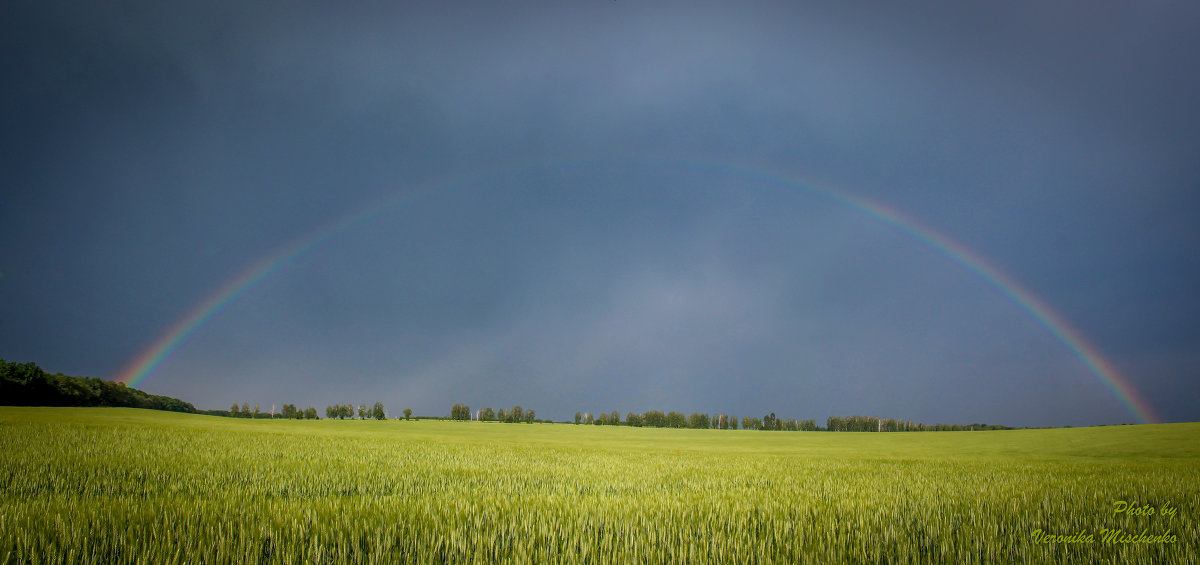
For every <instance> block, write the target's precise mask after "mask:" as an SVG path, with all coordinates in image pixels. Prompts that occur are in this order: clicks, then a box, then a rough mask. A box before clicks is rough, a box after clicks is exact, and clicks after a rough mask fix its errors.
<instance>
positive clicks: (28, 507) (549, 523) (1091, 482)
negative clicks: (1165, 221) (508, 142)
mask: <svg viewBox="0 0 1200 565" xmlns="http://www.w3.org/2000/svg"><path fill="white" fill-rule="evenodd" d="M0 452H2V453H3V458H2V459H0V563H46V562H50V563H59V562H72V563H74V562H85V563H123V562H139V563H191V562H201V561H203V562H206V563H394V562H401V563H442V562H452V563H526V562H547V563H687V562H694V563H833V562H858V563H928V562H933V563H943V562H944V563H992V562H1010V561H1018V562H1020V561H1026V562H1053V563H1059V562H1081V563H1092V562H1100V563H1155V564H1157V563H1200V531H1198V529H1200V519H1198V518H1197V513H1198V512H1200V424H1170V425H1155V426H1119V427H1101V428H1080V429H1058V430H1014V431H993V432H926V433H873V434H869V433H859V434H856V433H827V432H761V431H746V430H736V431H734V430H668V429H641V428H619V427H598V426H575V425H569V424H556V425H545V424H533V425H526V424H496V423H478V422H440V421H407V422H406V421H396V420H389V421H384V422H380V421H331V420H322V421H299V420H295V421H269V420H237V419H228V418H217V417H210V416H197V415H187V414H174V413H165V412H152V411H143V410H133V409H115V408H94V409H88V408H7V407H6V408H0ZM1116 501H1126V502H1130V503H1132V502H1136V503H1137V504H1138V507H1154V508H1155V509H1156V514H1154V515H1133V514H1131V513H1129V512H1128V511H1127V512H1124V513H1120V514H1116V513H1114V502H1116ZM1172 508H1173V509H1174V510H1175V514H1174V515H1173V516H1168V515H1165V514H1164V513H1163V511H1164V510H1168V509H1172ZM1105 528H1107V529H1110V530H1114V529H1116V530H1121V531H1123V532H1126V533H1128V534H1131V535H1134V536H1137V535H1138V534H1141V533H1142V532H1143V531H1146V532H1147V535H1164V534H1169V535H1173V536H1175V539H1176V541H1175V542H1174V543H1136V542H1134V543H1119V542H1105V541H1104V540H1103V538H1102V530H1103V529H1105ZM1038 530H1041V531H1042V533H1043V534H1052V535H1063V536H1068V535H1073V534H1077V533H1080V532H1084V533H1090V534H1092V535H1093V538H1094V541H1093V543H1086V542H1084V541H1076V542H1067V541H1062V542H1056V543H1035V542H1034V536H1035V532H1036V531H1038ZM1042 539H1043V541H1045V538H1042Z"/></svg>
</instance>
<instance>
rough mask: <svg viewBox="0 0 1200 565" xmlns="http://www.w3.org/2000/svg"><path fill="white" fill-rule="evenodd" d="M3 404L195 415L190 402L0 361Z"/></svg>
mask: <svg viewBox="0 0 1200 565" xmlns="http://www.w3.org/2000/svg"><path fill="white" fill-rule="evenodd" d="M0 404H4V405H8V406H121V407H127V408H150V409H153V410H170V411H172V412H196V407H195V406H192V404H191V403H190V402H184V401H182V400H180V399H178V398H171V397H169V396H158V395H154V394H147V393H145V392H142V391H140V390H138V389H136V388H131V387H127V386H125V383H117V382H113V381H106V380H101V379H97V378H88V377H71V376H67V375H63V374H58V373H47V372H46V371H44V370H42V368H41V367H38V366H37V365H36V364H34V363H32V362H29V363H15V362H11V361H5V360H4V359H0Z"/></svg>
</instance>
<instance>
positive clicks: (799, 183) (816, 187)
mask: <svg viewBox="0 0 1200 565" xmlns="http://www.w3.org/2000/svg"><path fill="white" fill-rule="evenodd" d="M589 163H591V162H589V161H573V162H569V163H565V164H564V163H558V164H551V165H545V164H542V165H532V166H530V165H525V166H508V167H503V168H500V169H497V170H493V171H488V172H485V173H481V174H475V175H469V176H461V177H456V178H454V179H451V180H447V181H441V182H435V183H430V184H427V185H424V186H422V187H420V188H417V189H413V190H407V191H403V192H400V193H398V194H396V195H393V196H389V197H387V198H384V199H382V200H379V201H376V202H373V203H371V204H370V205H368V206H366V207H364V208H361V209H359V210H357V211H354V212H351V213H349V214H346V215H344V216H342V217H340V218H338V219H336V220H334V221H331V222H329V223H327V224H324V225H322V226H320V227H318V228H317V229H316V230H314V231H312V232H309V233H308V234H305V235H304V236H301V237H300V238H297V239H296V240H294V241H292V242H291V243H288V244H286V245H284V246H283V247H281V248H280V249H278V250H276V251H275V252H273V253H271V254H269V255H267V256H266V257H263V258H262V259H259V260H258V261H256V262H255V263H254V264H253V265H251V266H250V267H249V268H247V269H246V270H244V271H243V272H242V273H241V274H239V275H238V276H236V277H234V278H233V279H230V280H229V281H228V282H226V283H225V284H223V285H221V287H220V288H218V289H217V290H216V292H214V293H213V294H211V295H210V296H209V297H208V298H206V299H205V300H204V301H202V302H200V303H199V304H197V305H196V306H194V307H193V308H192V309H191V310H189V311H188V313H187V315H185V316H184V317H182V318H180V319H179V320H178V321H177V322H175V323H174V324H172V325H171V326H170V327H169V328H168V329H167V331H166V332H165V333H164V334H163V335H162V336H161V337H159V338H158V339H157V340H156V341H155V342H154V343H153V344H152V345H151V346H150V347H149V348H147V349H146V350H145V351H143V352H142V353H141V354H139V355H138V356H137V357H136V358H134V359H133V360H132V361H131V362H130V363H129V364H128V365H127V366H126V368H125V369H124V370H122V371H121V372H120V373H119V374H118V376H117V377H116V379H115V380H117V381H120V382H124V383H126V384H128V385H129V386H137V385H138V384H140V383H141V382H142V381H144V380H145V379H146V377H147V376H149V375H150V373H152V372H153V371H154V369H155V368H156V367H158V366H159V365H160V364H161V363H162V362H163V360H164V359H166V357H167V356H168V355H169V354H170V353H171V351H173V350H174V349H175V348H176V347H178V346H179V345H180V344H181V343H183V341H184V340H186V339H187V338H188V336H190V335H191V334H192V333H194V332H195V331H196V330H197V329H198V328H199V327H201V326H202V325H204V324H205V322H207V321H208V320H210V319H212V318H213V316H215V315H216V314H217V313H219V312H220V311H222V310H223V309H225V308H226V307H228V306H229V304H231V303H232V302H233V301H234V300H236V299H237V298H238V297H239V296H240V295H242V294H243V293H244V292H246V290H248V289H250V288H252V287H253V286H255V285H256V284H258V283H260V282H262V281H263V280H264V279H266V278H267V277H269V276H270V275H271V274H272V273H275V272H277V271H279V270H280V269H281V268H282V267H283V266H284V265H286V264H288V263H289V262H291V261H292V260H294V259H295V258H296V257H298V256H300V255H302V254H304V253H305V252H307V251H309V250H310V249H312V248H313V247H315V246H317V245H319V244H320V243H321V242H323V241H325V240H327V239H329V238H330V237H332V236H334V235H336V234H338V233H340V232H342V231H345V230H347V229H349V228H351V227H352V226H354V225H357V224H360V223H362V222H365V221H368V220H369V219H371V218H373V217H375V216H377V215H379V214H380V213H382V212H384V211H386V210H389V209H393V208H395V207H397V206H400V205H402V204H405V203H409V202H412V201H413V200H416V199H417V198H420V197H422V196H425V195H429V194H434V193H439V192H445V191H448V190H453V189H456V188H462V187H465V186H470V185H474V184H478V183H480V182H482V181H485V180H488V179H493V178H496V177H498V176H500V175H503V174H507V173H511V172H514V171H521V170H531V169H535V168H537V167H547V168H564V167H572V166H577V165H581V164H589ZM621 163H632V164H642V165H651V166H666V167H674V168H683V169H688V170H693V171H697V170H698V171H701V172H712V173H716V174H723V175H728V176H732V177H736V178H742V179H745V180H749V181H754V182H757V183H762V184H765V185H768V186H774V187H778V188H784V189H788V190H792V191H796V190H799V191H802V192H807V193H810V194H814V195H817V196H820V197H823V198H826V199H828V200H830V201H833V202H836V203H838V204H840V205H842V206H845V207H847V208H849V209H852V210H855V211H858V212H860V213H863V214H865V215H866V216H868V217H870V218H873V219H875V220H877V221H879V222H882V223H884V224H886V225H890V226H892V227H894V228H896V229H897V230H899V231H900V232H901V233H903V234H905V235H907V236H908V237H910V238H912V239H914V240H916V241H917V242H919V243H921V244H922V245H924V246H926V247H928V248H929V249H931V250H933V251H935V252H937V253H938V254H940V255H942V256H944V257H946V258H948V259H950V260H952V261H953V262H955V263H957V264H958V265H960V266H962V267H963V268H965V269H966V270H967V271H969V272H971V273H972V274H974V275H975V276H976V277H978V278H979V279H980V280H982V281H983V282H984V283H986V284H987V285H988V286H990V287H992V288H994V289H995V290H996V291H998V292H999V293H1000V294H1001V295H1002V296H1004V297H1005V298H1007V299H1008V300H1009V301H1010V302H1012V303H1013V304H1015V305H1016V306H1017V307H1019V308H1020V309H1021V310H1023V311H1025V312H1026V313H1027V314H1029V315H1030V316H1031V317H1032V318H1033V319H1034V320H1035V321H1036V322H1037V323H1038V324H1039V325H1041V326H1043V327H1045V328H1046V329H1047V330H1048V331H1049V332H1050V334H1051V335H1052V336H1054V338H1055V339H1057V340H1058V341H1059V342H1061V343H1062V344H1063V345H1064V346H1065V347H1066V348H1067V349H1068V350H1070V351H1071V353H1072V354H1073V355H1074V356H1075V357H1077V358H1078V359H1079V360H1080V361H1081V362H1082V363H1083V365H1084V366H1085V367H1086V368H1087V369H1088V371H1089V372H1091V373H1092V374H1093V375H1095V376H1096V377H1097V378H1098V379H1099V380H1100V382H1101V383H1102V384H1103V385H1104V387H1105V388H1106V389H1108V390H1109V392H1110V393H1112V395H1113V396H1114V397H1115V398H1116V399H1117V400H1118V401H1119V402H1120V403H1121V404H1122V405H1123V406H1124V407H1125V408H1126V409H1127V410H1128V411H1129V413H1130V414H1131V415H1132V416H1133V417H1134V418H1136V419H1137V421H1138V422H1139V423H1155V422H1158V421H1159V418H1158V416H1157V415H1156V414H1155V412H1154V410H1153V409H1152V408H1151V406H1150V404H1149V403H1148V402H1146V400H1145V399H1144V398H1142V396H1141V395H1140V394H1138V392H1137V391H1136V390H1135V389H1134V388H1133V386H1132V385H1131V384H1130V383H1129V381H1128V380H1127V379H1126V378H1125V377H1123V376H1122V375H1121V374H1120V373H1119V372H1118V371H1117V369H1116V368H1115V367H1113V366H1112V364H1111V363H1109V362H1108V361H1107V360H1106V359H1105V358H1104V356H1103V355H1101V353H1100V352H1099V350H1097V349H1096V348H1095V347H1094V346H1092V345H1091V344H1090V343H1088V341H1087V340H1086V339H1085V338H1084V337H1083V335H1082V334H1081V333H1080V332H1079V331H1078V330H1076V329H1074V328H1073V327H1072V326H1071V325H1070V324H1068V323H1067V322H1066V320H1064V319H1063V318H1062V316H1060V315H1059V314H1058V313H1057V312H1055V311H1054V310H1053V309H1051V308H1050V306H1048V305H1047V304H1046V303H1045V302H1043V301H1041V300H1039V299H1038V298H1037V297H1036V296H1035V295H1034V294H1033V293H1031V292H1030V291H1029V290H1028V289H1026V288H1024V287H1023V286H1021V285H1020V284H1019V283H1017V281H1015V280H1013V279H1012V278H1011V277H1009V276H1008V275H1006V274H1005V273H1004V272H1003V271H1001V270H1000V269H999V268H998V267H996V266H995V265H993V264H991V263H990V262H989V261H987V260H986V259H984V258H983V257H982V256H980V255H979V254H977V253H974V252H972V251H971V250H970V249H968V248H967V247H965V246H963V245H962V244H961V243H958V242H957V241H955V240H953V239H950V238H949V237H947V236H945V235H942V234H941V233H939V232H938V231H937V230H935V229H933V228H931V227H929V226H926V225H924V224H922V223H920V222H918V221H917V220H915V219H913V218H911V217H909V216H907V215H905V214H903V213H902V212H900V211H899V210H896V209H893V208H889V207H887V206H884V205H883V204H880V203H878V202H875V201H872V200H869V199H867V198H864V197H861V196H855V195H853V194H852V193H850V192H849V191H847V190H844V189H839V188H835V187H833V186H830V185H828V184H825V183H818V182H814V181H812V180H809V179H801V178H799V177H796V176H793V175H789V174H784V173H778V172H772V171H766V170H764V169H761V168H757V167H756V168H748V167H746V166H739V165H733V164H729V163H719V162H714V161H704V162H696V161H683V160H654V159H646V158H634V159H627V160H622V161H621Z"/></svg>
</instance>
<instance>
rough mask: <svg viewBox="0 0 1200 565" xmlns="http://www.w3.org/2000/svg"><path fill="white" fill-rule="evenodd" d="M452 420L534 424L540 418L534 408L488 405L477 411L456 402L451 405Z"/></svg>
mask: <svg viewBox="0 0 1200 565" xmlns="http://www.w3.org/2000/svg"><path fill="white" fill-rule="evenodd" d="M450 419H451V420H479V421H481V422H508V423H525V424H532V423H534V422H538V421H540V420H538V419H537V413H536V412H535V411H534V410H533V408H521V407H520V406H513V407H512V408H509V409H508V410H505V409H504V408H501V409H499V410H493V409H491V408H488V407H484V408H480V409H479V410H477V411H475V412H471V407H470V406H467V405H466V404H455V405H454V406H452V407H450Z"/></svg>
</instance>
